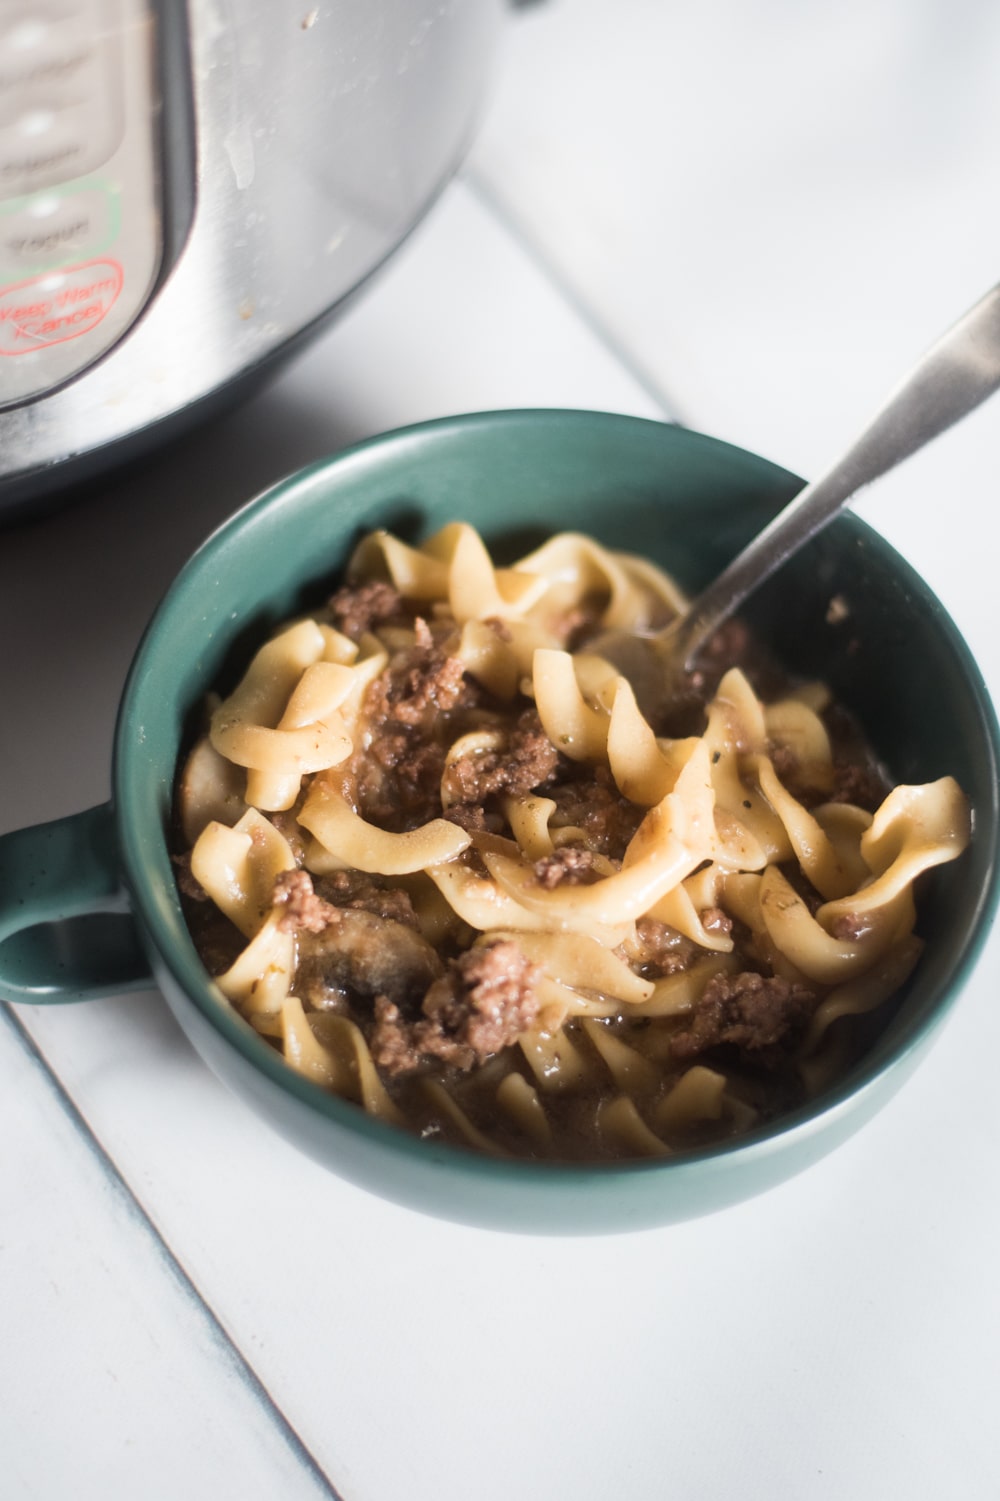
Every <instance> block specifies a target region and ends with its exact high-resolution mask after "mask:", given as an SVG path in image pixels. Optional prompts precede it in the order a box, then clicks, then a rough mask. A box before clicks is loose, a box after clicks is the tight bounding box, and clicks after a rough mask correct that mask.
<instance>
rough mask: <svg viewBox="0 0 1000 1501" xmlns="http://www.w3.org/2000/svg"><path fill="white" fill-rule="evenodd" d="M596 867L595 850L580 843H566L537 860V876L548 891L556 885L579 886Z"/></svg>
mask: <svg viewBox="0 0 1000 1501" xmlns="http://www.w3.org/2000/svg"><path fill="white" fill-rule="evenodd" d="M593 869H594V851H593V850H588V849H586V848H585V847H584V846H583V845H579V844H564V845H562V846H561V847H560V848H559V849H557V850H553V852H552V854H551V855H543V856H542V858H541V859H540V860H536V861H535V878H536V880H537V881H538V884H539V885H540V886H544V887H545V889H546V891H553V890H554V889H555V887H556V886H562V885H564V884H565V885H567V886H579V885H580V884H581V882H583V881H586V880H587V878H588V877H589V876H590V875H591V873H592V872H593Z"/></svg>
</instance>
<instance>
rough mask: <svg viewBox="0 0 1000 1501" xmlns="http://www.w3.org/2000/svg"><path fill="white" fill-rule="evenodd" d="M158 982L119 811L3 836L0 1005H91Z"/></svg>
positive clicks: (99, 811)
mask: <svg viewBox="0 0 1000 1501" xmlns="http://www.w3.org/2000/svg"><path fill="white" fill-rule="evenodd" d="M152 983H153V982H152V980H151V978H150V966H149V960H148V959H147V958H146V956H145V954H144V953H143V951H142V948H141V946H140V943H139V936H138V933H137V931H136V926H135V922H134V921H133V919H132V916H131V914H130V912H129V902H128V895H127V893H126V891H125V889H124V887H123V885H122V882H121V876H120V872H119V860H118V841H117V837H116V835H115V826H114V816H113V814H112V811H111V804H110V803H103V804H102V805H101V806H100V807H97V808H88V809H87V811H86V812H85V813H72V814H70V816H69V817H68V818H57V819H56V820H55V821H54V822H52V823H43V824H36V825H35V826H34V827H33V828H29V829H17V830H16V831H15V832H14V833H12V834H4V835H3V836H2V837H0V997H2V998H3V999H4V1000H8V1001H33V1002H36V1003H40V1004H46V1003H49V1002H58V1001H88V1000H93V999H95V998H96V997H97V996H102V995H112V994H114V993H115V992H117V991H121V990H142V989H148V988H149V987H150V985H151V984H152Z"/></svg>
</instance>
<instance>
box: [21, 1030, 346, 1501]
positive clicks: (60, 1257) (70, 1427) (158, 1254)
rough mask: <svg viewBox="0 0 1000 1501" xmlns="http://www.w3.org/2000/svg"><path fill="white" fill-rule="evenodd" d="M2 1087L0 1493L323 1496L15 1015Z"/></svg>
mask: <svg viewBox="0 0 1000 1501" xmlns="http://www.w3.org/2000/svg"><path fill="white" fill-rule="evenodd" d="M0 1077H2V1079H3V1088H2V1090H0V1139H2V1140H3V1142H4V1152H3V1154H2V1155H0V1268H2V1272H0V1276H2V1286H3V1297H2V1299H0V1351H2V1356H0V1361H2V1364H0V1392H2V1413H0V1452H2V1461H0V1468H2V1480H0V1487H2V1492H3V1494H4V1495H5V1496H10V1497H22V1496H23V1497H40V1498H47V1497H53V1496H73V1497H74V1498H78V1501H98V1498H101V1501H104V1498H106V1497H108V1496H116V1497H117V1496H121V1497H131V1496H135V1497H138V1496H142V1497H143V1498H148V1501H173V1498H175V1497H177V1496H180V1495H184V1496H191V1497H198V1498H200V1497H209V1496H223V1495H239V1496H241V1497H245V1498H247V1501H251V1498H259V1501H272V1498H273V1497H274V1496H276V1495H281V1496H283V1497H288V1498H289V1501H299V1498H300V1497H301V1498H302V1501H307V1498H308V1501H316V1498H322V1497H329V1496H330V1494H331V1491H330V1487H329V1486H328V1484H327V1483H326V1482H325V1480H324V1477H323V1476H322V1475H321V1474H320V1473H319V1472H318V1470H317V1469H316V1467H315V1464H314V1462H313V1461H312V1459H311V1456H309V1455H308V1454H307V1453H306V1451H305V1450H304V1449H303V1447H302V1445H301V1443H300V1441H299V1440H298V1438H297V1437H296V1435H295V1434H294V1432H293V1431H292V1430H291V1429H290V1428H289V1426H288V1424H287V1422H286V1420H285V1419H284V1417H283V1415H282V1414H280V1413H279V1412H278V1411H277V1409H276V1408H275V1407H274V1404H273V1403H272V1402H271V1401H270V1399H269V1398H268V1396H267V1394H266V1392H264V1391H263V1389H262V1388H261V1386H260V1384H259V1382H258V1381H257V1380H256V1378H255V1377H254V1375H253V1372H252V1370H251V1369H250V1368H249V1367H248V1366H247V1365H246V1363H245V1362H244V1361H243V1360H242V1359H241V1358H240V1356H239V1355H238V1354H237V1353H236V1352H235V1350H234V1349H233V1347H232V1346H231V1345H230V1343H229V1341H228V1340H227V1339H226V1337H225V1335H224V1333H223V1332H222V1330H221V1329H220V1328H219V1326H218V1324H217V1321H216V1320H215V1318H214V1317H213V1316H212V1315H211V1314H210V1313H209V1312H208V1310H207V1309H206V1307H205V1305H204V1304H203V1303H202V1302H201V1300H200V1299H199V1298H198V1297H197V1296H196V1295H195V1294H194V1293H193V1290H192V1289H191V1287H190V1286H189V1284H188V1283H187V1280H186V1278H185V1277H184V1276H183V1274H182V1273H181V1272H180V1270H179V1269H178V1267H177V1266H176V1264H175V1262H174V1259H173V1257H172V1255H171V1254H170V1252H169V1251H168V1249H167V1248H166V1247H165V1246H164V1245H163V1243H162V1242H161V1241H160V1240H159V1238H158V1236H157V1235H156V1234H155V1232H154V1231H153V1230H152V1229H151V1227H150V1225H149V1224H148V1222H147V1220H146V1219H145V1217H144V1215H143V1214H142V1213H141V1211H140V1210H139V1209H138V1208H137V1205H136V1204H135V1201H134V1199H133V1197H132V1195H131V1193H130V1192H129V1190H128V1189H127V1188H126V1187H125V1186H124V1185H123V1184H122V1182H121V1180H120V1179H119V1177H118V1175H117V1173H116V1172H115V1170H114V1168H113V1167H112V1166H111V1164H110V1163H109V1162H108V1160H107V1158H106V1157H105V1154H104V1153H103V1151H102V1150H101V1148H100V1147H99V1146H98V1145H97V1144H96V1143H95V1142H94V1140H93V1138H92V1136H91V1134H90V1132H89V1129H88V1128H87V1127H86V1125H85V1123H83V1122H81V1120H80V1118H79V1117H78V1116H77V1114H76V1112H75V1111H74V1109H73V1108H72V1106H70V1105H68V1102H67V1101H66V1099H65V1097H64V1096H63V1095H62V1092H61V1091H60V1089H59V1088H58V1087H57V1086H56V1085H55V1084H54V1082H53V1080H52V1077H51V1076H50V1074H49V1073H48V1072H47V1070H46V1069H45V1068H44V1066H43V1065H42V1064H41V1063H40V1061H39V1060H38V1058H37V1057H36V1056H35V1055H34V1052H33V1049H32V1048H31V1047H30V1045H27V1044H26V1041H25V1039H24V1037H23V1034H22V1033H21V1032H20V1029H19V1028H17V1027H16V1025H15V1024H14V1023H13V1022H12V1021H11V1020H10V1019H9V1018H8V1017H6V1016H3V1017H0ZM206 1394H209V1395H210V1400H209V1401H206V1400H205V1397H206ZM237 1435H238V1441H236V1442H234V1441H233V1438H234V1436H237Z"/></svg>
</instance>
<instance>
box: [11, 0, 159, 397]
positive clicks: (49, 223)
mask: <svg viewBox="0 0 1000 1501" xmlns="http://www.w3.org/2000/svg"><path fill="white" fill-rule="evenodd" d="M153 22H154V17H153V13H152V7H151V4H150V0H0V406H7V405H10V404H11V403H14V402H23V401H26V400H28V399H30V398H31V397H33V396H38V395H40V394H42V393H43V392H47V391H50V390H51V389H52V388H53V387H55V386H58V385H60V384H61V383H62V382H64V381H66V380H69V379H70V378H71V377H72V376H74V375H76V374H77V372H78V371H80V370H82V369H83V368H84V367H85V366H87V365H89V364H91V363H92V362H93V361H94V360H96V359H98V358H99V357H100V356H101V355H102V354H104V353H105V352H106V351H107V350H108V349H110V348H111V346H112V345H113V344H114V343H116V341H117V340H118V339H119V338H120V337H121V336H122V334H123V333H124V332H125V330H126V329H127V328H128V327H129V325H130V324H131V323H132V321H133V320H134V319H135V317H136V316H137V314H138V313H139V312H140V310H141V308H142V306H143V304H144V303H145V301H146V299H147V297H148V296H149V292H150V290H151V288H152V286H153V283H154V280H155V278H156V273H157V270H158V268H159V264H160V257H161V254H162V230H161V219H160V203H159V165H160V164H159V161H158V134H157V130H156V125H157V108H158V103H157V98H156V91H155V88H154V68H153V47H154V45H155V31H154V24H153Z"/></svg>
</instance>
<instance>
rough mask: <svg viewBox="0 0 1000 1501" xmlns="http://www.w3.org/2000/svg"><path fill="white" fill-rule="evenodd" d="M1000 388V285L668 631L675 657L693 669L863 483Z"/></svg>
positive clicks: (944, 338) (941, 341)
mask: <svg viewBox="0 0 1000 1501" xmlns="http://www.w3.org/2000/svg"><path fill="white" fill-rule="evenodd" d="M998 386H1000V286H996V287H994V288H993V290H992V291H991V292H987V294H986V296H985V297H983V298H982V299H981V300H980V301H979V302H977V303H976V305H975V306H974V307H972V308H970V309H969V311H968V312H967V313H966V314H965V315H964V317H962V318H960V319H959V320H958V322H957V323H955V324H954V325H953V326H952V327H951V328H950V329H949V330H948V332H947V333H946V334H944V335H943V336H942V337H941V338H940V339H939V340H938V341H937V343H936V344H934V345H933V346H932V348H931V349H929V350H928V351H927V353H926V354H925V355H924V357H923V358H922V359H921V360H920V361H919V362H918V363H917V365H915V366H914V368H913V369H912V370H911V371H910V373H909V375H908V376H906V378H905V379H904V380H903V381H902V382H901V384H900V385H898V386H897V387H896V389H895V390H894V391H893V392H892V394H891V395H890V397H889V398H888V400H887V401H886V403H885V405H884V406H883V407H882V409H881V411H879V413H878V414H877V415H876V417H875V418H874V419H873V421H872V422H871V423H870V424H869V425H868V427H866V428H865V430H864V432H862V434H861V435H860V437H859V438H857V440H856V441H855V442H854V443H853V444H852V445H851V447H850V448H849V449H848V450H847V452H846V453H845V454H844V455H843V457H842V458H840V459H839V460H838V461H837V463H835V464H834V465H833V467H832V468H830V469H828V470H827V471H826V473H825V474H824V475H822V476H821V478H819V479H817V480H814V481H813V482H812V484H809V485H806V486H805V488H804V489H803V490H800V491H799V493H798V495H797V496H796V497H795V499H794V500H793V501H791V502H790V503H789V504H788V505H787V506H786V507H785V508H784V510H783V511H780V512H779V513H778V515H777V516H776V517H775V518H774V520H773V521H772V522H771V523H770V524H769V525H768V526H766V527H765V528H764V530H763V531H762V532H761V533H759V535H758V536H757V537H755V538H754V540H753V541H752V542H751V543H750V544H749V546H748V547H745V548H744V549H743V551H742V552H741V553H739V555H738V556H737V557H736V558H734V559H733V561H732V562H731V563H730V564H729V566H728V568H726V569H724V570H723V572H722V573H720V574H719V576H718V577H717V578H716V579H715V580H714V582H713V583H712V584H710V585H709V587H708V588H707V589H706V590H704V592H703V593H702V594H699V595H698V597H697V598H696V599H695V600H693V601H692V603H691V606H690V608H689V610H688V611H687V613H686V614H685V615H684V617H683V620H681V621H679V622H678V624H677V626H676V628H674V629H670V628H668V630H669V636H670V651H671V656H672V657H674V654H675V653H676V657H674V659H675V660H683V662H684V663H685V665H687V664H688V663H689V662H690V660H691V659H692V658H693V657H694V656H695V654H696V653H697V651H698V648H699V647H700V646H701V645H702V644H703V642H704V641H705V640H706V638H707V637H708V636H710V635H711V634H712V632H713V631H714V630H716V629H717V627H718V626H720V625H721V624H722V622H723V621H724V620H726V619H728V617H729V616H730V615H731V614H732V613H733V611H734V610H735V609H736V608H737V607H738V606H739V605H740V604H742V602H743V600H744V599H745V598H746V597H747V595H748V594H749V593H750V592H751V590H753V589H756V587H757V586H758V584H761V583H763V582H764V580H765V579H766V578H768V577H769V576H770V575H771V574H772V573H773V572H774V570H775V569H776V568H777V567H779V565H780V564H781V563H783V562H784V561H785V559H786V558H787V557H790V556H791V554H792V553H794V552H797V551H798V549H799V548H800V547H801V546H802V545H803V543H804V542H807V541H808V540H809V538H810V537H811V536H813V535H814V533H816V532H818V531H819V530H820V528H821V527H823V526H825V525H826V523H827V522H828V521H829V520H830V518H831V517H832V516H834V515H836V513H837V512H838V511H839V510H841V508H842V507H843V506H845V505H846V504H847V502H848V501H849V500H850V499H851V497H852V496H853V495H854V494H855V493H856V492H857V491H858V490H860V489H861V487H862V486H863V485H868V484H871V482H872V480H875V479H878V478H879V476H880V475H883V474H886V473H888V471H889V470H890V469H893V468H894V467H895V466H896V465H897V464H899V463H901V462H902V460H903V459H905V458H908V457H909V456H910V454H912V453H915V452H916V451H917V449H918V448H922V447H923V446H924V444H925V443H929V442H930V441H931V440H932V439H933V438H936V437H937V436H938V434H939V433H943V432H945V431H946V430H947V429H948V428H949V427H951V426H952V425H953V424H954V423H956V422H958V421H959V419H960V418H962V417H964V416H966V415H967V413H969V412H971V411H972V410H973V409H974V408H975V407H977V406H978V405H979V403H980V402H981V401H984V400H985V399H986V397H987V396H989V395H991V393H992V392H993V391H995V390H996V389H997V387H998Z"/></svg>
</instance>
